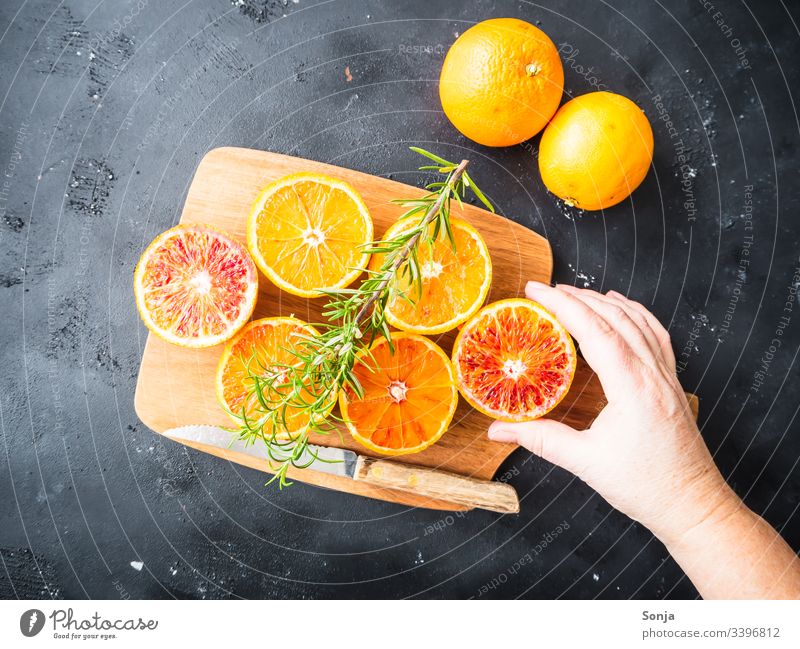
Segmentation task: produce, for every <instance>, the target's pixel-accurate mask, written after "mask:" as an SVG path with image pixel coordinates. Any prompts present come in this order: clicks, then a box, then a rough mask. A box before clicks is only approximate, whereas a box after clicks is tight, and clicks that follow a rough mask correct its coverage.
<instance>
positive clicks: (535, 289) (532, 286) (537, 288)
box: [525, 280, 552, 293]
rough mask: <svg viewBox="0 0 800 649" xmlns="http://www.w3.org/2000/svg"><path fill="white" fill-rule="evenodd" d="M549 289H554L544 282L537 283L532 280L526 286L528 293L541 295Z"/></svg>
mask: <svg viewBox="0 0 800 649" xmlns="http://www.w3.org/2000/svg"><path fill="white" fill-rule="evenodd" d="M548 288H552V287H551V286H549V285H547V284H545V283H543V282H537V281H535V280H531V281H529V282H528V283H527V284H525V292H526V293H541V292H542V291H544V290H546V289H548Z"/></svg>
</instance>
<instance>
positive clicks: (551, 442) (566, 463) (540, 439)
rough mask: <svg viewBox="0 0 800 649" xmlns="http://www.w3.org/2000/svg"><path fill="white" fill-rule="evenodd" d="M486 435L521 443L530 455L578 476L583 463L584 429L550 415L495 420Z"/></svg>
mask: <svg viewBox="0 0 800 649" xmlns="http://www.w3.org/2000/svg"><path fill="white" fill-rule="evenodd" d="M489 439H491V440H493V441H495V442H511V443H514V444H519V445H520V446H524V447H525V448H527V449H528V450H529V451H530V452H531V453H533V454H534V455H538V456H539V457H541V458H543V459H545V460H547V461H548V462H552V463H553V464H557V465H558V466H560V467H562V468H564V469H566V470H567V471H570V472H572V473H574V474H576V475H578V476H580V474H581V472H582V471H583V470H584V468H585V467H586V458H587V457H588V449H587V446H588V443H587V440H586V437H585V435H584V433H582V432H578V431H576V430H575V429H574V428H570V427H569V426H567V425H566V424H562V423H561V422H560V421H555V420H554V419H537V420H536V421H528V422H523V423H508V422H504V421H495V422H494V423H492V425H491V426H489Z"/></svg>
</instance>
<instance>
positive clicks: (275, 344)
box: [216, 317, 335, 437]
mask: <svg viewBox="0 0 800 649" xmlns="http://www.w3.org/2000/svg"><path fill="white" fill-rule="evenodd" d="M315 335H317V331H316V329H314V327H312V326H311V325H309V324H306V323H305V322H303V321H302V320H298V319H297V318H283V317H280V318H262V319H260V320H254V321H253V322H251V323H249V324H248V325H247V326H246V327H245V328H244V329H242V331H241V332H239V334H238V335H237V336H236V337H235V338H233V339H232V340H231V341H230V342H228V344H227V345H225V349H224V350H223V352H222V357H221V358H220V360H219V365H218V366H217V385H216V388H217V400H218V401H219V403H220V405H221V406H222V407H223V408H224V409H225V411H226V412H227V413H228V414H229V415H230V416H231V418H232V419H233V420H234V421H236V423H238V424H239V425H241V424H242V417H243V416H245V417H247V420H248V421H249V422H250V423H251V425H252V424H255V423H256V422H258V421H259V419H261V418H262V417H263V415H265V414H266V412H267V410H268V408H272V409H273V410H278V409H279V408H281V409H282V408H283V404H284V402H286V399H285V397H286V395H288V394H290V392H291V387H290V385H289V381H290V377H289V374H288V373H289V372H292V371H293V368H297V367H301V366H302V361H300V360H299V359H298V358H297V356H296V355H295V354H296V352H298V351H304V349H303V340H304V337H310V336H315ZM254 377H258V378H259V379H263V380H262V381H261V382H260V385H261V395H262V397H263V398H264V400H265V403H266V405H267V406H268V408H265V407H264V405H265V404H264V403H261V401H260V399H259V398H258V396H257V395H256V391H255V384H256V379H255V378H254ZM273 377H275V378H274V379H273ZM270 379H272V383H271V384H270V383H267V381H269V380H270ZM318 394H321V392H320V391H319V387H318V386H312V385H311V384H310V383H309V385H308V386H307V387H306V390H305V391H304V393H302V394H300V395H299V396H298V397H297V398H294V402H295V403H297V404H298V405H299V401H297V399H299V398H302V399H305V400H306V401H310V400H311V398H312V397H313V396H315V395H318ZM334 403H335V400H332V401H331V407H333V404H334ZM273 423H274V424H277V425H273ZM308 423H309V416H308V412H307V410H305V409H303V408H299V407H297V405H292V404H291V402H290V403H287V405H286V408H285V410H283V411H282V412H280V413H279V416H278V418H277V420H275V421H273V422H270V423H269V424H268V425H267V426H266V428H265V429H264V431H263V432H264V434H265V435H267V436H270V435H271V434H272V433H273V431H274V432H275V433H276V436H278V437H287V436H295V435H297V434H299V433H302V432H303V431H304V430H305V429H306V428H307V427H308Z"/></svg>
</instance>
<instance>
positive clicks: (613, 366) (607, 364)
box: [525, 282, 636, 399]
mask: <svg viewBox="0 0 800 649" xmlns="http://www.w3.org/2000/svg"><path fill="white" fill-rule="evenodd" d="M525 294H526V295H527V296H528V297H529V298H530V299H531V300H535V301H536V302H539V303H540V304H541V305H542V306H544V307H545V308H546V309H549V310H550V311H552V312H553V314H554V315H555V317H556V318H557V319H558V321H559V322H560V323H561V324H563V325H564V326H565V327H566V328H567V331H569V332H570V333H571V334H572V335H573V336H574V337H575V339H576V340H577V341H578V342H579V343H580V345H581V352H582V353H583V357H584V358H585V359H586V362H587V363H589V365H590V366H591V367H592V369H593V370H594V371H595V373H596V374H597V376H598V378H599V379H600V383H601V384H602V386H603V391H604V392H605V394H606V397H608V398H609V399H614V398H615V397H617V396H624V395H625V393H626V392H628V391H629V389H630V387H631V381H632V379H633V377H632V376H631V372H630V369H631V360H633V361H634V362H636V356H635V354H634V353H633V351H632V350H631V349H630V346H629V345H628V344H627V343H626V342H625V341H624V340H623V338H622V337H621V336H620V334H619V333H617V332H616V331H615V330H614V328H613V327H612V326H611V325H610V324H609V323H608V322H606V320H604V319H603V318H602V317H600V316H599V315H598V314H597V312H595V311H594V310H593V309H592V308H590V307H589V306H587V305H586V304H585V303H584V302H582V301H581V300H579V299H578V298H577V297H575V296H574V295H570V294H569V293H567V292H566V291H562V290H560V289H558V288H553V287H552V286H547V285H546V284H541V283H540V282H528V284H527V285H526V287H525Z"/></svg>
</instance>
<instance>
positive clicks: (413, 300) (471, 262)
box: [370, 218, 492, 334]
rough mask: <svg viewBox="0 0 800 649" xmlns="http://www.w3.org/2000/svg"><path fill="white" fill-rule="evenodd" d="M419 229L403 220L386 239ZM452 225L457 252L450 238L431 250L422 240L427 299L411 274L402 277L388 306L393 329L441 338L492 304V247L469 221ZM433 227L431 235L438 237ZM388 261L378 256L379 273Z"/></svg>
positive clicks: (373, 261) (453, 221) (436, 242)
mask: <svg viewBox="0 0 800 649" xmlns="http://www.w3.org/2000/svg"><path fill="white" fill-rule="evenodd" d="M414 225H415V223H414V222H413V221H411V220H409V219H403V220H401V221H398V222H397V223H395V224H394V225H392V226H391V227H390V228H389V229H388V230H387V231H386V234H384V235H383V240H384V241H387V240H389V239H392V238H394V237H396V236H398V235H400V234H402V233H403V232H404V231H406V230H408V229H409V228H411V227H413V226H414ZM450 226H451V229H452V231H453V240H454V241H455V244H456V246H455V248H456V249H455V252H453V247H452V245H451V243H450V240H449V239H448V238H447V237H446V236H444V233H440V236H437V237H436V239H435V240H434V241H433V243H432V244H431V245H428V244H427V243H426V242H425V241H422V242H420V244H419V246H418V248H417V250H418V259H419V265H420V274H421V283H422V291H421V295H420V293H419V292H418V288H417V287H416V286H415V285H414V284H413V283H412V281H411V277H410V275H409V274H408V273H402V272H401V273H398V275H397V276H396V279H395V280H394V282H393V283H392V292H391V294H390V297H389V301H388V303H387V305H386V320H388V322H389V324H391V325H393V326H395V327H397V328H398V329H402V330H403V331H410V332H412V333H418V334H440V333H444V332H445V331H450V329H454V328H455V327H457V326H458V325H460V324H462V323H463V322H466V321H467V320H469V318H470V317H471V316H472V315H474V314H475V312H476V311H477V310H478V309H480V308H481V305H482V304H483V303H484V301H485V300H486V295H487V294H488V293H489V287H490V286H491V284H492V260H491V257H489V249H488V248H487V247H486V242H485V241H484V240H483V237H481V235H480V234H479V233H478V231H477V230H476V229H475V228H474V227H472V226H471V225H470V224H469V223H467V222H466V221H462V220H461V219H456V218H451V219H450ZM432 228H433V226H431V230H430V232H429V234H432V233H433V230H432ZM385 258H386V256H385V255H382V254H378V255H373V257H372V259H371V260H370V269H371V270H378V269H379V268H380V267H381V265H382V264H383V263H384V261H385ZM404 294H405V295H406V296H407V297H408V298H410V300H409V299H406V298H404V297H403V295H404Z"/></svg>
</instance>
